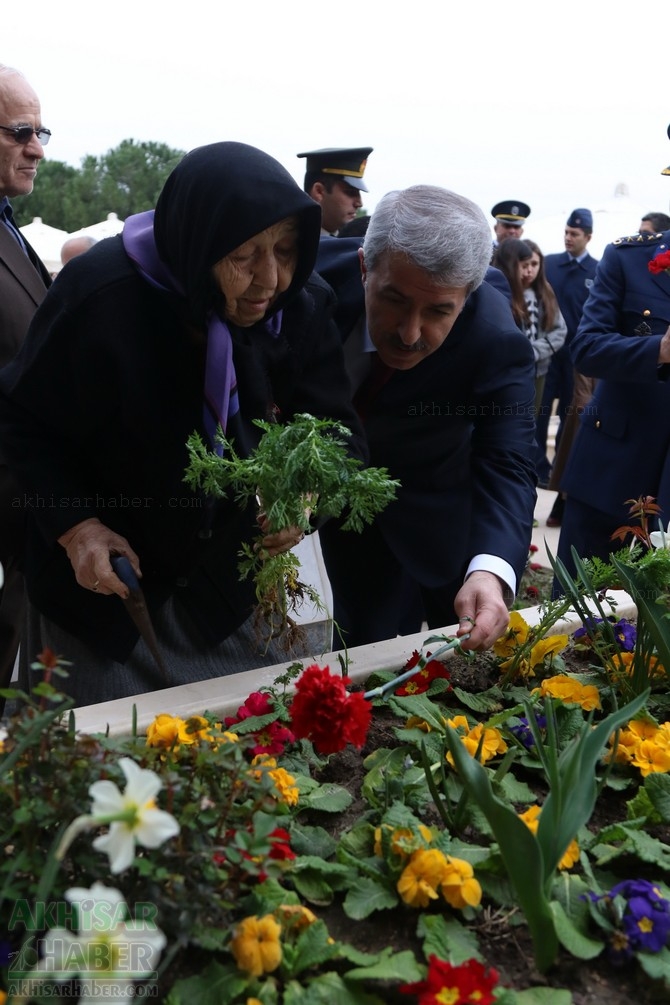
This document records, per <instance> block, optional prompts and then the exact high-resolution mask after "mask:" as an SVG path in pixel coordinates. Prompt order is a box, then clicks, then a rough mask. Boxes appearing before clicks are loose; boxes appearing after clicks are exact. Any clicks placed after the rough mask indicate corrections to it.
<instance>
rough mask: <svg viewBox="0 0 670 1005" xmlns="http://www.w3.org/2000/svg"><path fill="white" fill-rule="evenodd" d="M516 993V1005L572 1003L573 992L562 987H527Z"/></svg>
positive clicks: (562, 1004)
mask: <svg viewBox="0 0 670 1005" xmlns="http://www.w3.org/2000/svg"><path fill="white" fill-rule="evenodd" d="M514 995H515V997H514V1005H572V994H571V993H570V992H569V991H565V990H564V989H562V988H546V987H540V988H526V990H525V991H515V992H514Z"/></svg>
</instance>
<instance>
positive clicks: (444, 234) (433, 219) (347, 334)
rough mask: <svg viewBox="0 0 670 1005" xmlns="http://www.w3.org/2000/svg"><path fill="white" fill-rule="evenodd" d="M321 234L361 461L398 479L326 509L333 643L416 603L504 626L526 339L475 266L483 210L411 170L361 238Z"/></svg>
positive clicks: (525, 455)
mask: <svg viewBox="0 0 670 1005" xmlns="http://www.w3.org/2000/svg"><path fill="white" fill-rule="evenodd" d="M336 243H337V245H338V246H339V248H340V252H339V256H338V257H339V261H338V262H337V263H336V264H335V265H333V266H332V267H326V265H325V264H324V263H325V262H326V261H327V259H328V250H329V249H328V239H322V241H321V246H322V251H320V259H319V260H318V261H317V269H318V270H319V271H320V272H321V275H322V276H323V277H324V278H325V279H326V280H327V281H329V282H330V283H331V285H332V286H333V287H334V289H335V292H336V293H337V294H338V296H339V295H340V294H341V292H343V293H344V301H343V300H342V299H340V303H339V306H338V314H337V319H338V322H339V325H340V331H341V334H342V338H343V340H344V351H345V357H346V359H347V366H348V370H349V374H350V378H351V382H352V391H353V393H354V403H355V404H356V406H357V408H358V411H359V414H360V416H361V419H362V421H363V423H364V426H365V431H366V435H367V439H368V444H369V448H370V463H371V464H373V465H379V466H383V467H386V468H388V470H389V473H390V475H391V476H392V477H393V478H398V479H399V480H400V482H401V488H400V490H399V492H398V496H397V499H396V500H395V501H394V502H392V503H391V504H390V505H389V506H388V507H387V508H386V509H385V510H384V512H383V513H382V514H381V515H380V516H378V517H377V519H376V521H375V523H374V524H373V525H372V526H371V527H367V528H366V529H365V530H364V531H363V533H362V534H360V535H359V534H346V533H343V532H342V531H341V530H340V528H339V525H338V523H337V521H330V522H329V523H327V524H326V525H325V526H324V527H322V528H321V530H320V531H319V535H320V539H321V545H322V549H323V554H324V560H325V563H326V569H327V572H328V576H329V579H330V582H331V586H332V589H333V597H334V612H333V614H334V619H335V621H336V623H337V625H338V627H339V628H340V630H341V632H342V637H343V639H344V641H345V642H346V644H347V645H348V646H357V645H364V644H367V643H370V642H375V641H379V640H381V639H385V638H391V637H394V636H395V635H397V634H408V633H409V632H411V631H416V632H418V631H420V629H421V623H422V620H423V619H424V618H425V619H426V620H427V621H428V624H429V626H430V627H431V628H439V627H445V626H448V625H451V624H453V623H455V622H458V623H459V634H460V635H464V634H465V633H468V635H469V636H470V637H469V639H468V640H467V642H466V643H465V645H464V647H465V648H470V649H486V648H488V647H489V646H490V645H491V644H492V643H493V642H494V641H495V640H496V639H497V638H498V637H499V636H500V635H501V634H502V633H503V632H504V630H505V629H506V627H507V623H508V605H509V604H511V602H512V600H513V597H514V595H515V592H516V584H517V582H518V579H519V578H520V576H521V574H522V572H523V569H524V566H525V562H526V560H527V557H528V546H529V544H530V540H531V533H532V524H533V510H534V506H535V473H534V467H533V436H534V415H533V401H534V365H533V354H532V351H531V349H530V345H529V343H528V340H527V339H526V338H525V337H524V336H523V335H522V333H521V332H520V330H519V329H518V328H517V326H516V324H515V323H514V320H513V317H512V313H511V310H510V306H509V303H508V301H507V300H506V298H505V297H504V296H503V295H502V294H501V293H500V292H498V290H496V289H494V288H493V287H492V286H491V285H490V284H489V283H488V282H485V281H484V279H485V276H486V274H487V270H488V264H489V259H490V254H491V242H490V232H489V226H488V223H487V220H486V218H485V216H484V214H483V213H482V211H481V209H479V207H478V206H476V205H475V204H474V203H473V202H471V201H470V200H469V199H466V198H464V197H463V196H460V195H457V194H456V193H454V192H450V191H448V190H447V189H443V188H439V187H436V186H430V185H415V186H413V187H411V188H408V189H405V190H404V191H399V192H390V193H389V194H388V195H386V196H385V197H384V198H383V199H382V200H381V202H380V203H379V204H378V205H377V207H376V209H375V211H374V213H373V214H372V219H371V221H370V225H369V227H368V231H367V234H366V236H365V240H364V242H363V245H362V247H361V242H360V241H358V240H356V239H347V238H338V239H336ZM330 250H331V251H332V249H330ZM330 260H331V263H332V256H331V259H330ZM356 267H358V268H359V269H360V274H361V277H362V285H359V286H358V291H357V292H356V285H355V283H353V282H352V273H353V269H354V268H356ZM356 298H358V300H357V301H356ZM356 307H357V308H358V309H356Z"/></svg>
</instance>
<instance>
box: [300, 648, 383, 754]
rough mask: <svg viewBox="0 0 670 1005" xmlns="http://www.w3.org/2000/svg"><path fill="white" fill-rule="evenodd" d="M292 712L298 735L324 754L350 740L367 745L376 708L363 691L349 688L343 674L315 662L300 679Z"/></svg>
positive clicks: (338, 748) (335, 749) (331, 751)
mask: <svg viewBox="0 0 670 1005" xmlns="http://www.w3.org/2000/svg"><path fill="white" fill-rule="evenodd" d="M289 715H290V717H291V725H292V726H293V732H294V734H295V736H296V737H297V738H298V739H306V740H311V741H312V743H313V744H314V748H315V750H317V751H318V752H319V753H320V754H334V753H335V752H336V751H338V750H344V748H345V747H346V745H347V743H352V744H353V745H354V746H355V747H362V746H363V744H364V743H365V739H366V736H367V732H368V726H369V725H370V718H371V716H372V708H371V707H370V704H369V702H368V701H366V699H365V698H364V697H363V694H362V693H361V692H355V693H354V694H349V693H348V692H347V689H346V686H345V683H344V680H343V679H342V677H340V676H335V675H333V674H331V673H330V669H329V668H328V667H324V668H323V669H322V668H321V667H319V666H317V665H316V664H313V665H312V666H309V667H307V669H306V670H305V671H304V672H303V673H302V675H301V676H300V677H299V678H298V680H297V681H296V685H295V697H294V698H293V701H292V702H291V706H290V709H289Z"/></svg>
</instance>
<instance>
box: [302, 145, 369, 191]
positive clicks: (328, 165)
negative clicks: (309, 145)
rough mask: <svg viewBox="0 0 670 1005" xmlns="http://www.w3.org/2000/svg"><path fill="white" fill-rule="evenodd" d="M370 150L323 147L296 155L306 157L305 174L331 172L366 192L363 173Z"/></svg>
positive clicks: (366, 148) (367, 148) (363, 148)
mask: <svg viewBox="0 0 670 1005" xmlns="http://www.w3.org/2000/svg"><path fill="white" fill-rule="evenodd" d="M372 150H373V147H351V148H349V147H325V148H324V149H322V150H307V151H305V152H304V153H301V154H298V155H297V156H298V157H306V158H307V164H306V167H305V172H306V173H307V174H309V173H311V172H319V174H332V175H335V176H337V177H338V178H342V180H343V181H346V182H347V184H348V185H353V187H354V188H358V189H360V190H361V192H367V191H368V188H367V185H366V184H365V182H364V181H363V174H364V173H365V165H366V164H367V162H368V157H369V156H370V154H371V153H372Z"/></svg>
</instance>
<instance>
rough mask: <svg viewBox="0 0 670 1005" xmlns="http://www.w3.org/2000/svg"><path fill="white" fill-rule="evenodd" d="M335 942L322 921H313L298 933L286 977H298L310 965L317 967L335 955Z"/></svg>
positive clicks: (336, 949)
mask: <svg viewBox="0 0 670 1005" xmlns="http://www.w3.org/2000/svg"><path fill="white" fill-rule="evenodd" d="M337 952H338V948H337V943H334V942H332V941H330V936H329V934H328V929H327V928H326V926H325V924H324V923H323V921H315V922H313V923H312V924H311V925H308V926H307V928H305V929H304V931H303V932H301V933H300V935H299V937H298V939H297V940H296V942H295V946H294V947H293V952H292V953H291V968H290V971H289V972H288V973H287V976H288V977H298V976H299V975H300V974H301V973H303V972H304V971H305V970H309V969H310V967H319V966H321V965H322V964H323V963H326V962H327V961H328V960H331V959H333V957H334V956H336V955H337Z"/></svg>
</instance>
